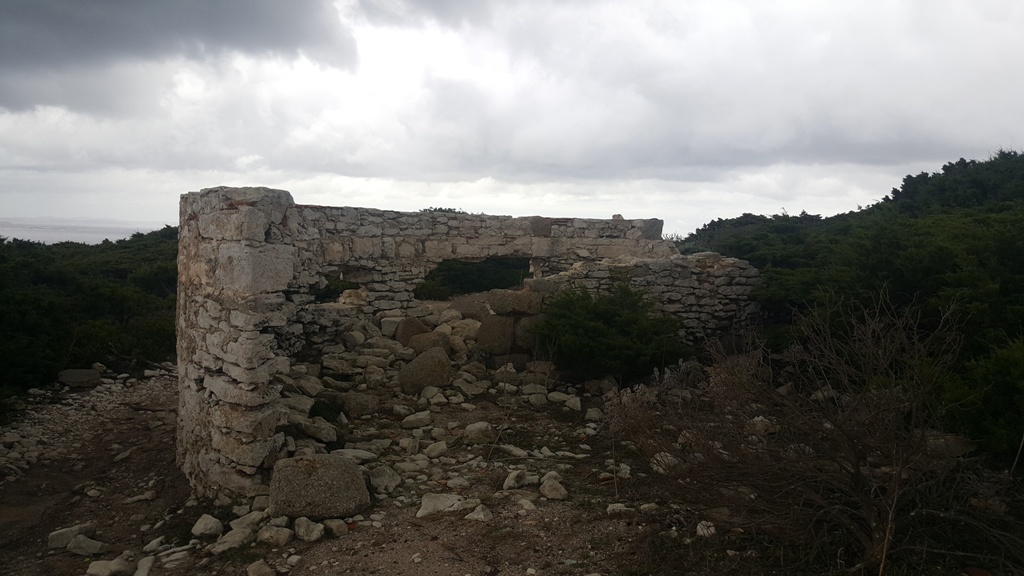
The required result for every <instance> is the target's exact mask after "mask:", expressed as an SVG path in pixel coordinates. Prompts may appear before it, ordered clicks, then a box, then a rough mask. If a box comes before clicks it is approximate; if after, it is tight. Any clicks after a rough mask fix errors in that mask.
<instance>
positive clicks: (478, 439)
mask: <svg viewBox="0 0 1024 576" xmlns="http://www.w3.org/2000/svg"><path fill="white" fill-rule="evenodd" d="M497 439H498V431H497V430H495V429H494V426H491V423H490V422H474V423H472V424H470V425H469V426H466V432H465V434H464V435H463V437H462V440H463V442H465V443H466V444H491V443H492V442H494V441H496V440H497Z"/></svg>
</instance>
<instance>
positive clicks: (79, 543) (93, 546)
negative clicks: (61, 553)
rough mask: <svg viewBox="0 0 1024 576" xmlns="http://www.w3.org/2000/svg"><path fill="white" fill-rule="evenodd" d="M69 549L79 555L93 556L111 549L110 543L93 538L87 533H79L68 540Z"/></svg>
mask: <svg viewBox="0 0 1024 576" xmlns="http://www.w3.org/2000/svg"><path fill="white" fill-rule="evenodd" d="M67 551H68V552H71V553H72V554H78V555H79V556H92V555H94V554H103V553H104V552H109V551H110V544H107V543H105V542H100V541H98V540H93V539H92V538H89V537H88V536H86V535H85V534H78V535H77V536H75V537H74V538H72V539H71V542H68V545H67Z"/></svg>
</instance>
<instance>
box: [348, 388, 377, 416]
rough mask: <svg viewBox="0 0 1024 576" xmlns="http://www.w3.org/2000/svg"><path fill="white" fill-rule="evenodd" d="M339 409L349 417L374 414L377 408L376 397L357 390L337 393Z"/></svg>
mask: <svg viewBox="0 0 1024 576" xmlns="http://www.w3.org/2000/svg"><path fill="white" fill-rule="evenodd" d="M339 399H340V400H341V409H342V410H343V411H344V412H345V414H346V415H347V416H348V417H349V418H359V417H360V416H369V415H371V414H376V413H377V410H378V408H379V406H378V402H377V397H376V396H371V395H369V394H360V393H358V392H347V393H344V394H340V395H339Z"/></svg>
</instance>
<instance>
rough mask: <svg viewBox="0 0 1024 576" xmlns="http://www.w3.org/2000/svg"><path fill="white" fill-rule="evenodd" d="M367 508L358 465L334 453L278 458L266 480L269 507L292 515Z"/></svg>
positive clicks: (367, 497)
mask: <svg viewBox="0 0 1024 576" xmlns="http://www.w3.org/2000/svg"><path fill="white" fill-rule="evenodd" d="M369 507H370V492H369V491H368V490H367V489H366V484H365V482H363V475H362V473H361V472H360V471H359V467H358V466H357V465H356V463H355V462H353V461H352V460H350V459H348V458H345V457H344V456H339V455H335V454H310V455H307V456H297V457H295V458H284V459H282V460H278V461H277V463H276V464H275V465H274V473H273V476H271V479H270V510H271V513H272V514H273V515H274V516H290V517H292V518H298V517H302V516H305V517H308V518H344V517H347V516H353V515H355V514H358V513H359V512H362V511H364V510H366V509H367V508H369Z"/></svg>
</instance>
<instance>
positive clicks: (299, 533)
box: [295, 516, 324, 542]
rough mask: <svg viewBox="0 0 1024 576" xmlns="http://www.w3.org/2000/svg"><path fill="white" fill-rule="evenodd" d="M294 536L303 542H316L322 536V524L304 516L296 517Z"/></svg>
mask: <svg viewBox="0 0 1024 576" xmlns="http://www.w3.org/2000/svg"><path fill="white" fill-rule="evenodd" d="M295 537H296V538H298V539H299V540H302V541H304V542H316V541H317V540H319V539H321V538H323V537H324V525H323V524H321V523H319V522H314V521H312V520H310V519H309V518H306V517H305V516H303V517H302V518H296V519H295Z"/></svg>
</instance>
